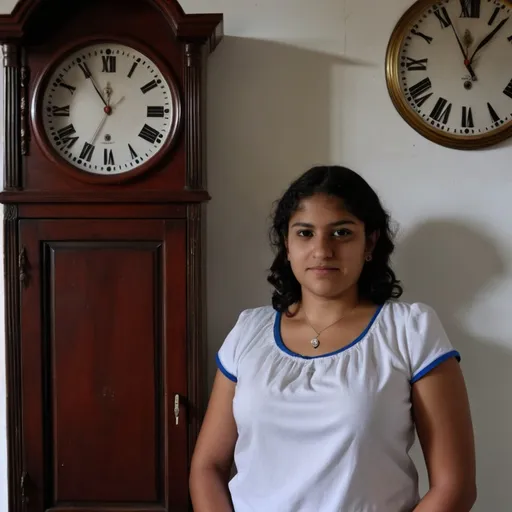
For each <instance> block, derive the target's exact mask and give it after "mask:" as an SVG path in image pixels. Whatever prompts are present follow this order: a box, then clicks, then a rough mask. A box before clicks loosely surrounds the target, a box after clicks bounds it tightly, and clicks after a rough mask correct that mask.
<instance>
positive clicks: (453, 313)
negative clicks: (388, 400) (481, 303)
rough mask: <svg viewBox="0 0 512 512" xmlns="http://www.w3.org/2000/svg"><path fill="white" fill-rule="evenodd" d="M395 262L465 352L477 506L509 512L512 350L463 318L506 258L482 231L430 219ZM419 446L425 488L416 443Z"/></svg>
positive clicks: (413, 293)
mask: <svg viewBox="0 0 512 512" xmlns="http://www.w3.org/2000/svg"><path fill="white" fill-rule="evenodd" d="M395 267H396V270H397V274H398V275H399V278H400V279H402V280H403V283H404V287H405V290H406V293H405V294H404V299H405V300H408V301H421V302H425V303H427V304H429V305H431V306H432V307H434V308H435V309H436V311H437V312H438V314H439V316H440V318H441V321H442V322H443V325H444V326H445V328H446V330H447V333H448V335H449V337H450V339H451V340H452V342H453V344H454V346H455V347H456V348H457V349H458V350H460V352H461V356H462V361H461V364H462V369H463V372H464V376H465V379H466V383H467V387H468V393H469V397H470V402H471V411H472V416H473V422H474V429H475V441H476V450H477V473H478V475H477V476H478V500H477V503H476V505H475V507H474V508H473V510H474V511H475V512H488V511H489V510H491V509H492V510H494V511H496V512H505V511H506V510H510V509H511V506H512V498H511V497H510V475H512V444H511V443H510V432H512V414H511V413H510V407H509V404H510V389H512V371H511V369H512V350H510V349H508V350H507V349H506V348H505V347H503V346H500V345H499V344H498V343H497V342H496V341H493V339H492V338H491V337H489V338H483V337H478V336H475V335H473V334H471V333H470V332H468V330H467V329H465V328H464V325H463V320H462V317H463V316H464V315H468V314H469V312H470V310H471V306H472V303H473V302H476V301H477V299H478V296H479V295H482V294H485V293H486V292H488V291H490V290H492V288H493V285H494V284H495V283H497V282H498V280H499V279H500V276H501V275H502V274H503V273H504V271H505V264H504V261H503V260H502V258H501V257H500V254H499V251H498V249H497V248H496V246H495V244H494V243H493V241H492V240H490V239H489V238H487V237H486V236H485V235H484V234H483V233H481V232H479V231H478V230H476V229H474V228H472V227H470V226H468V225H466V224H463V223H460V222H458V221H453V220H448V219H447V220H437V221H429V222H426V223H424V224H422V225H419V226H417V227H416V228H415V229H414V230H413V231H412V232H410V233H408V234H407V235H406V236H405V237H404V239H403V240H402V241H400V242H399V244H398V249H397V256H396V265H395ZM484 327H485V326H484ZM489 327H491V325H489ZM414 452H415V455H416V457H415V460H416V462H418V466H419V467H420V470H421V479H422V490H423V491H425V490H426V482H427V480H426V471H425V468H424V465H423V461H422V458H421V452H420V451H419V448H418V445H416V446H415V451H414Z"/></svg>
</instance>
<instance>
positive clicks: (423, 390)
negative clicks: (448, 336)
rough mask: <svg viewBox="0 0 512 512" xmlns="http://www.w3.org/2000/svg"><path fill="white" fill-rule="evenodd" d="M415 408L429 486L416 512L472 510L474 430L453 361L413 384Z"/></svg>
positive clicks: (443, 364)
mask: <svg viewBox="0 0 512 512" xmlns="http://www.w3.org/2000/svg"><path fill="white" fill-rule="evenodd" d="M412 407H413V415H414V420H415V422H416V428H417V432H418V438H419V441H420V444H421V447H422V450H423V454H424V456H425V462H426V466H427V471H428V477H429V482H430V490H429V491H428V492H427V494H425V496H424V497H423V499H422V500H421V501H420V503H419V504H418V505H417V506H416V508H415V509H414V511H413V512H469V511H470V510H471V508H472V507H473V505H474V503H475V501H476V475H475V473H476V470H475V447H474V437H473V426H472V422H471V413H470V407H469V401H468V396H467V391H466V385H465V382H464V377H463V375H462V371H461V369H460V366H459V363H458V362H457V361H456V360H455V359H454V358H453V359H449V360H447V361H445V362H443V363H441V364H440V365H439V366H438V367H437V368H435V369H434V370H432V371H430V372H429V373H428V374H427V375H425V376H424V377H422V378H421V379H420V380H418V381H417V382H415V383H414V384H413V386H412Z"/></svg>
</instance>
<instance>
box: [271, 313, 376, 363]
mask: <svg viewBox="0 0 512 512" xmlns="http://www.w3.org/2000/svg"><path fill="white" fill-rule="evenodd" d="M383 307H384V305H383V304H381V305H379V307H378V308H377V310H376V311H375V313H374V314H373V316H372V318H371V320H370V321H369V322H368V325H367V326H366V328H365V329H364V331H363V332H362V333H361V334H360V335H359V336H358V337H357V338H356V339H355V340H354V341H351V342H350V343H349V344H348V345H345V346H344V347H342V348H340V349H338V350H335V351H334V352H327V353H326V354H320V355H318V356H304V355H302V354H298V353H297V352H294V351H293V350H290V349H289V348H288V347H287V346H286V345H285V344H284V342H283V338H282V337H281V316H282V313H281V312H280V311H276V316H275V320H274V341H275V343H276V345H277V346H278V347H279V348H280V349H281V350H282V351H283V352H286V353H287V354H288V355H290V356H293V357H297V358H299V359H321V358H324V357H330V356H334V355H336V354H340V353H341V352H345V350H348V349H349V348H350V347H353V346H354V345H356V344H357V343H359V342H360V341H361V340H362V339H363V338H364V337H365V336H366V334H368V331H369V330H370V328H371V327H372V325H373V324H374V323H375V320H376V319H377V317H378V316H379V314H380V312H381V311H382V308H383Z"/></svg>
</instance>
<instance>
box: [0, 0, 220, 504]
mask: <svg viewBox="0 0 512 512" xmlns="http://www.w3.org/2000/svg"><path fill="white" fill-rule="evenodd" d="M49 7H52V8H53V10H54V11H53V14H51V12H50V10H49ZM45 8H46V9H45ZM114 14H115V15H114ZM221 37H222V16H221V15H219V14H204V15H202V14H194V15H186V14H185V13H184V12H183V11H182V9H181V7H180V6H179V4H178V3H177V2H176V1H174V0H96V1H93V0H90V1H89V0H83V1H78V0H77V1H76V2H75V1H73V2H69V1H67V0H66V1H64V0H53V1H52V0H46V1H45V0H21V1H20V2H19V3H18V4H17V6H16V8H15V10H14V11H13V13H12V14H10V15H5V16H0V41H1V42H2V44H3V54H4V75H5V80H4V81H5V83H4V87H5V91H6V96H5V97H6V108H5V109H4V125H5V127H6V131H5V134H6V140H5V154H4V159H5V175H4V183H3V191H2V192H0V202H1V203H3V204H4V256H5V268H6V283H5V294H6V300H5V315H6V360H7V389H8V399H7V424H8V432H7V436H8V463H9V468H8V476H9V512H114V511H115V512H124V511H127V512H128V511H130V512H135V511H136V512H157V511H160V512H171V511H172V512H184V511H186V510H189V509H190V500H189V492H188V470H189V465H190V458H191V454H192V451H193V447H194V444H195V440H196V437H197V433H198V430H199V426H200V423H201V420H202V416H203V414H204V409H205V404H206V379H205V378H204V376H205V375H206V361H205V337H204V331H205V330H204V327H203V324H204V319H205V313H206V310H205V307H204V297H205V289H204V283H205V279H204V261H203V259H204V251H203V240H204V212H205V205H206V203H207V201H208V200H209V195H208V192H207V190H206V186H205V175H206V169H205V166H204V161H205V158H204V151H203V148H204V146H205V123H204V118H205V108H206V88H205V83H204V78H205V75H206V72H205V69H206V67H205V66H206V60H207V57H208V55H209V53H210V52H211V51H213V49H214V48H215V47H216V46H217V44H218V43H219V41H220V39H221ZM95 44H99V45H100V46H93V45H95ZM102 44H103V46H101V45H102ZM116 44H117V46H115V45H116ZM110 45H113V46H110ZM139 50H140V51H142V52H143V53H142V54H141V55H142V56H143V57H142V59H141V60H137V56H138V55H139V54H136V53H135V52H137V51H139ZM96 51H97V52H98V53H97V54H96V53H95V52H96ZM69 52H75V53H69ZM80 52H82V53H80ZM103 52H105V53H103ZM115 52H117V53H115ZM123 52H124V53H123ZM131 52H133V53H131ZM144 52H145V53H144ZM69 55H76V56H78V57H75V60H73V61H72V62H71V63H70V64H67V63H66V62H67V61H66V58H68V56H69ZM112 55H115V56H117V57H118V61H117V67H116V62H115V60H110V59H111V56H112ZM144 55H145V56H146V57H147V59H148V61H147V62H146V61H145V60H144ZM81 56H85V57H86V58H87V59H88V60H87V62H89V66H90V74H89V75H88V71H89V68H84V67H83V60H81V58H82V57H81ZM123 58H124V59H125V60H124V61H123ZM130 59H131V60H130ZM123 62H124V64H123ZM126 62H128V64H129V66H131V67H128V68H126V69H125V68H123V67H122V66H126ZM139 64H140V65H141V67H140V68H138V70H139V71H140V72H141V73H142V66H145V67H146V68H147V70H144V72H145V73H146V74H147V76H149V78H148V80H150V81H149V82H148V83H145V81H146V78H144V81H142V82H138V83H137V82H136V81H135V78H136V77H135V74H134V73H135V70H136V69H137V66H138V65H139ZM73 66H76V69H77V70H78V67H80V68H82V71H84V69H85V71H84V74H80V72H75V71H74V68H73ZM102 66H103V67H102ZM56 70H57V71H56ZM58 70H62V72H61V75H62V77H60V75H58V72H59V71H58ZM148 70H149V71H148ZM68 72H69V75H66V73H68ZM107 72H108V75H107V74H106V73H107ZM55 73H57V75H55ZM116 73H118V74H117V75H116ZM52 74H53V75H52ZM50 76H54V77H55V76H57V79H56V81H55V82H53V83H52V82H51V81H49V77H50ZM59 77H60V78H59ZM52 80H53V79H52ZM64 80H66V81H67V82H66V83H65V87H66V89H65V90H64V92H62V91H61V90H60V89H62V86H61V83H62V81H64ZM140 80H142V79H140ZM93 81H94V83H93ZM133 84H136V85H133ZM141 84H142V87H141ZM166 84H167V85H168V86H169V89H165V91H167V92H165V91H164V92H163V93H160V96H158V95H154V96H152V97H151V94H150V91H152V90H153V89H155V91H157V90H158V88H157V86H160V87H162V88H164V86H165V85H166ZM93 85H94V88H93V87H92V86H93ZM89 86H90V87H89ZM45 91H46V92H45ZM169 91H170V92H169ZM96 93H98V96H95V94H96ZM121 94H122V95H123V96H122V97H121ZM169 94H171V95H172V99H169V98H170V96H169ZM52 95H53V96H52ZM111 95H112V100H113V101H114V100H115V101H116V102H121V101H123V100H124V101H125V104H124V105H123V108H126V109H128V110H124V113H123V112H122V111H121V109H120V110H119V114H118V113H117V111H116V110H115V107H111V106H110V105H111V104H110V103H106V102H105V100H106V99H107V100H108V102H110V98H111ZM116 95H117V96H116ZM54 96H55V98H54ZM62 98H66V99H67V98H69V105H65V106H63V105H61V103H59V102H60V101H61V100H62ZM99 98H101V100H103V101H104V102H105V107H104V106H103V105H102V104H99V105H96V104H95V103H93V101H96V102H98V101H99ZM159 98H160V99H159ZM167 99H169V104H162V105H160V103H158V104H157V103H156V102H157V101H167ZM89 101H90V102H91V104H90V105H91V108H89V103H87V102H89ZM130 102H131V103H130ZM97 108H100V109H101V110H98V111H96V110H97ZM130 108H132V110H131V111H130V110H129V109H130ZM89 110H91V111H92V112H93V114H91V116H96V117H91V118H89V117H88V115H89ZM146 111H147V115H146ZM103 112H104V114H105V119H104V120H103V121H102V123H103V124H101V125H100V126H99V127H98V129H97V130H96V133H95V134H94V137H93V138H92V139H87V138H86V136H92V130H91V129H92V128H93V127H94V128H95V127H96V124H97V123H98V120H99V117H98V115H103ZM123 115H124V116H125V118H124V120H123V117H122V116H123ZM167 115H169V117H170V119H169V120H167V117H165V116H167ZM116 116H117V117H116ZM119 116H121V117H119ZM137 116H138V117H137ZM63 118H64V119H63ZM105 120H106V123H107V124H105ZM59 123H64V124H59ZM109 123H110V124H109ZM158 123H160V124H158ZM131 124H133V125H134V126H136V127H137V129H136V131H133V130H132V127H131ZM168 125H172V128H171V129H167V128H166V127H168ZM71 126H72V127H73V130H71ZM102 126H108V129H106V130H103V131H102ZM55 127H57V128H55ZM84 127H85V128H84ZM140 127H142V129H141V130H140V134H139V135H138V136H137V133H138V132H139V128H140ZM157 128H158V129H157ZM81 130H82V131H81ZM130 130H131V131H130ZM158 130H160V132H158ZM89 132H90V133H89ZM157 133H158V136H157ZM98 134H99V136H98ZM129 137H132V138H131V139H130V138H129ZM62 144H64V146H65V150H62ZM82 144H83V149H80V148H81V147H82ZM94 144H96V152H95V153H94V156H93V153H92V150H91V147H92V146H93V145H94ZM146 144H148V145H147V146H146ZM151 144H152V145H151ZM77 148H78V149H77ZM127 148H129V149H130V151H129V152H128V149H127ZM141 148H143V150H144V153H143V152H141ZM146 148H147V149H146ZM123 151H124V153H123ZM103 155H105V157H104V158H105V161H103ZM123 155H124V156H123ZM107 157H108V158H107ZM95 158H96V161H95V160H94V159H95ZM114 158H115V161H116V164H115V165H114ZM122 158H124V159H125V160H124V161H123V160H121V163H119V160H120V159H122ZM88 162H89V163H90V165H89V163H88ZM115 166H117V167H115ZM116 169H117V171H118V172H117V171H116V172H114V170H116Z"/></svg>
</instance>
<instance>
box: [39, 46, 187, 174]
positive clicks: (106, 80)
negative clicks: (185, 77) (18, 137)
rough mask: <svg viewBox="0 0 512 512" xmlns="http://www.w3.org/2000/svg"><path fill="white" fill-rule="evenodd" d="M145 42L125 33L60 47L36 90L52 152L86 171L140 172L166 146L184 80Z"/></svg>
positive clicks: (178, 112)
mask: <svg viewBox="0 0 512 512" xmlns="http://www.w3.org/2000/svg"><path fill="white" fill-rule="evenodd" d="M135 47H138V48H139V49H137V48H135ZM140 48H141V46H140V43H134V42H123V43H121V42H120V41H119V39H117V40H111V41H109V40H101V41H98V42H96V41H87V42H83V43H80V44H77V43H76V42H74V45H73V47H72V48H71V49H66V50H64V51H60V52H59V54H58V55H57V56H56V57H55V59H54V60H53V62H52V63H51V64H50V66H49V68H48V69H47V70H45V72H44V73H43V75H42V79H41V81H40V82H39V84H38V86H37V88H36V92H35V94H34V96H33V97H34V102H35V104H34V106H33V109H32V114H33V117H34V124H37V120H38V119H39V118H41V119H42V121H43V122H42V130H41V131H39V130H38V131H37V132H36V133H37V135H39V137H38V138H39V141H40V143H41V144H42V146H43V148H44V149H47V151H48V152H49V155H50V157H52V158H55V159H56V160H57V161H61V160H62V159H63V160H65V161H66V163H67V164H68V165H71V166H72V167H74V168H76V169H77V170H80V171H82V172H85V173H92V174H96V175H104V176H112V175H119V174H125V173H128V174H130V175H133V174H134V171H135V170H140V169H141V167H142V166H145V167H148V166H149V165H153V164H154V163H155V157H158V155H159V154H162V152H163V151H165V149H166V148H167V146H168V145H169V144H170V143H171V142H172V141H173V139H174V137H175V135H176V131H177V127H178V124H179V121H180V117H181V116H180V115H181V108H180V107H181V102H180V98H179V95H178V87H177V85H176V82H175V80H173V79H172V77H171V75H170V73H169V71H168V70H167V69H166V67H165V65H164V64H163V63H162V62H161V60H160V59H158V58H157V57H156V56H154V55H152V54H151V53H152V52H150V51H149V50H148V49H144V50H142V49H140ZM166 77H170V78H166ZM145 164H147V165H145Z"/></svg>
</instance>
